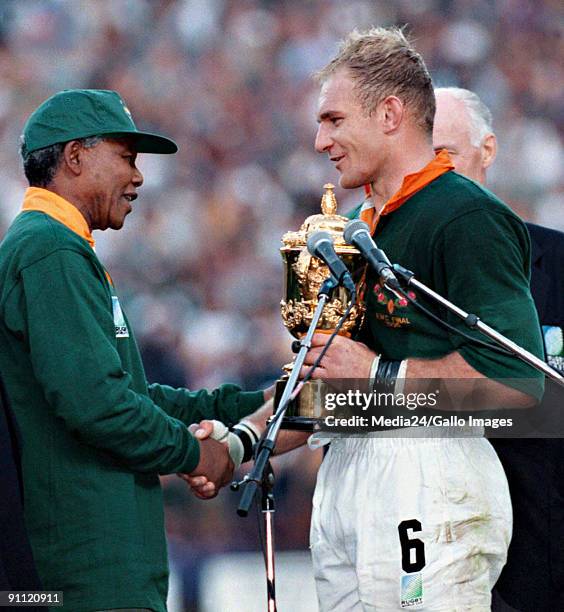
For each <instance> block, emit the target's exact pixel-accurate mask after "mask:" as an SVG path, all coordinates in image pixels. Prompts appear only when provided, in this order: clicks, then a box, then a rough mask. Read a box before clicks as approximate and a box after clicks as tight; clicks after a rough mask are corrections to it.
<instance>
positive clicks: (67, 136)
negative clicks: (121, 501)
mask: <svg viewBox="0 0 564 612" xmlns="http://www.w3.org/2000/svg"><path fill="white" fill-rule="evenodd" d="M103 135H112V136H132V137H133V138H134V139H135V144H136V148H137V151H138V152H139V153H176V151H178V147H177V146H176V143H175V142H174V141H172V140H170V139H169V138H165V137H164V136H159V135H158V134H150V133H149V132H140V131H139V130H138V129H137V127H136V126H135V123H134V121H133V117H132V116H131V112H130V111H129V109H128V108H127V106H126V105H125V102H124V101H123V99H122V98H121V96H120V95H119V94H118V93H117V92H116V91H110V90H108V89H65V90H64V91H60V92H58V93H56V94H55V95H53V96H51V97H50V98H48V99H47V100H45V102H43V104H41V105H40V106H38V107H37V108H36V109H35V110H34V111H33V113H32V114H31V115H30V117H29V119H28V120H27V122H26V124H25V126H24V131H23V154H24V156H25V155H27V154H29V153H32V152H33V151H37V149H43V148H44V147H48V146H50V145H53V144H56V143H58V142H68V141H70V140H77V139H79V138H87V137H89V136H103Z"/></svg>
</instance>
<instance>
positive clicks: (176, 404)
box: [149, 383, 264, 425]
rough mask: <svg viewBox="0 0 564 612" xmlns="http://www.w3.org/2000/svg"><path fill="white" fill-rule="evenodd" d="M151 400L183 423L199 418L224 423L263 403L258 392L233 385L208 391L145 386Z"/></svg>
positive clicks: (242, 415) (248, 412) (198, 420)
mask: <svg viewBox="0 0 564 612" xmlns="http://www.w3.org/2000/svg"><path fill="white" fill-rule="evenodd" d="M149 395H150V397H151V399H152V400H153V401H154V402H155V404H157V405H158V406H160V407H161V408H162V409H163V410H164V411H165V412H167V413H168V414H169V415H170V416H173V417H174V418H176V419H178V420H180V421H182V422H183V423H185V424H186V425H190V423H198V422H200V421H201V420H202V419H217V420H219V421H222V422H223V423H226V424H228V425H231V424H234V423H237V422H238V421H240V420H241V419H242V418H243V417H245V416H247V415H248V414H251V413H252V412H254V411H255V410H257V409H258V408H259V407H260V406H261V405H262V404H263V403H264V394H263V392H262V391H252V392H244V391H241V390H240V388H239V387H237V386H236V385H230V384H226V385H221V386H220V387H219V388H218V389H215V390H214V391H212V392H208V391H206V390H205V389H204V390H201V391H189V390H188V389H174V388H173V387H169V386H167V385H159V384H158V383H155V384H152V385H149Z"/></svg>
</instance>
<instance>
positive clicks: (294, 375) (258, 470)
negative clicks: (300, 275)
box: [231, 276, 355, 612]
mask: <svg viewBox="0 0 564 612" xmlns="http://www.w3.org/2000/svg"><path fill="white" fill-rule="evenodd" d="M338 284H339V283H338V281H337V280H336V279H335V278H334V277H333V276H330V277H329V278H327V279H326V280H325V282H324V283H323V284H322V285H321V288H320V290H319V293H318V295H317V297H318V301H317V306H316V307H315V311H314V313H313V317H312V320H311V323H310V326H309V328H308V330H307V334H306V335H305V336H304V337H303V338H302V339H301V340H300V351H299V353H298V355H297V357H296V360H295V362H294V367H293V368H292V372H291V373H290V377H289V378H288V380H287V382H286V386H285V387H284V392H283V394H282V397H281V398H280V403H279V404H278V408H277V409H276V413H275V415H274V416H273V417H272V420H271V421H270V425H269V427H268V429H267V434H266V436H265V437H264V438H262V439H261V440H260V441H259V443H258V446H257V448H256V450H255V462H254V465H253V468H252V470H251V471H250V472H249V473H248V474H246V475H245V477H244V478H243V480H242V481H240V482H235V483H233V484H232V485H231V489H232V490H234V491H236V490H238V489H239V488H240V487H245V488H244V491H243V494H242V496H241V500H240V501H239V507H238V508H237V514H238V515H239V516H242V517H245V516H248V514H249V509H250V507H251V504H252V503H253V500H254V498H255V495H256V493H257V490H258V488H259V487H261V489H262V513H263V515H264V522H265V539H266V559H265V561H266V589H267V598H268V607H267V610H268V612H276V588H275V576H274V492H273V487H274V471H273V470H272V465H271V464H270V461H269V459H270V456H271V455H272V453H273V452H274V448H275V446H276V439H277V437H278V433H279V431H280V427H281V425H282V418H283V417H284V414H285V413H286V408H287V407H288V404H289V403H290V402H291V401H292V400H294V399H295V398H296V397H297V396H298V394H299V393H300V391H301V389H302V387H303V383H299V384H298V377H299V374H300V370H301V368H302V365H303V363H304V360H305V357H306V354H307V352H308V351H309V349H310V348H311V339H312V337H313V334H314V333H315V330H316V329H317V325H318V323H319V319H320V318H321V314H322V312H323V308H324V307H325V304H326V303H327V301H328V300H329V297H330V295H331V293H332V291H333V289H335V288H336V287H337V286H338ZM354 298H355V296H354V294H353V295H352V296H351V299H353V300H354Z"/></svg>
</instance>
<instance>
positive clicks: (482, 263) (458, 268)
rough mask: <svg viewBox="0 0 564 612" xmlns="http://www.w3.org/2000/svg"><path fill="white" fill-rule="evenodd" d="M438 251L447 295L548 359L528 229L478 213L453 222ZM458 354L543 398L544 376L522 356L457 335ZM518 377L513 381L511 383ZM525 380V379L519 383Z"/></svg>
mask: <svg viewBox="0 0 564 612" xmlns="http://www.w3.org/2000/svg"><path fill="white" fill-rule="evenodd" d="M435 248H437V249H440V251H441V252H442V258H441V261H442V262H443V266H444V270H436V271H435V272H436V274H437V276H439V277H443V276H444V288H445V289H446V297H447V298H448V299H449V300H451V301H452V302H454V303H455V304H456V305H457V306H459V307H460V308H462V309H464V310H465V311H466V312H468V313H473V314H476V315H478V316H479V317H480V319H481V320H482V321H483V322H484V323H486V324H487V325H489V326H490V327H492V328H493V329H495V330H496V331H498V332H500V333H502V334H503V335H504V336H507V337H508V338H509V339H510V340H513V341H514V342H516V343H517V344H518V345H520V346H521V347H523V348H525V349H526V350H528V351H530V352H531V353H533V354H534V355H536V356H538V357H540V358H542V355H543V348H542V338H541V333H540V325H539V322H538V316H537V312H536V309H535V306H534V302H533V299H532V297H531V293H530V289H529V276H530V240H529V236H528V234H527V230H526V228H525V225H524V224H523V223H522V222H521V221H520V220H519V219H517V218H516V217H514V216H513V215H511V214H509V213H502V212H497V211H484V210H474V211H469V212H468V213H467V214H464V215H461V216H459V217H457V218H456V219H455V220H453V221H451V222H450V223H449V224H448V225H447V226H446V227H445V228H444V229H443V231H442V232H441V239H440V240H439V242H438V244H436V245H435ZM448 320H449V322H450V323H451V324H453V325H454V326H455V327H457V328H458V329H462V330H464V331H465V332H466V333H469V334H470V335H471V336H473V337H476V338H479V339H480V340H484V341H487V342H489V343H491V344H493V340H489V339H488V338H486V337H485V336H484V335H482V334H481V333H480V332H478V331H470V330H468V328H466V327H465V326H464V324H463V323H462V322H461V320H460V319H458V318H457V317H455V316H454V315H449V317H448ZM450 341H451V343H452V346H453V348H454V349H455V350H457V351H458V352H459V353H460V354H461V355H462V357H463V358H464V359H465V360H466V361H467V362H468V363H469V364H470V365H471V366H472V367H473V368H475V369H476V370H478V372H480V373H481V374H483V375H484V376H487V377H488V378H497V379H507V380H506V383H507V384H508V385H509V386H512V387H515V388H519V389H521V390H523V391H525V392H527V393H529V394H530V395H533V396H534V397H536V398H537V399H540V397H542V393H543V384H544V377H543V374H542V373H540V372H538V371H537V370H535V369H534V368H532V367H531V366H529V365H527V364H526V363H525V362H523V361H521V360H520V359H518V358H517V357H514V356H512V355H506V354H501V353H498V352H496V351H492V350H489V349H487V348H484V347H482V346H479V345H477V344H475V343H472V342H469V341H468V340H466V339H465V338H463V337H462V336H460V335H458V334H454V333H451V334H450ZM509 379H512V380H509ZM518 379H520V380H518Z"/></svg>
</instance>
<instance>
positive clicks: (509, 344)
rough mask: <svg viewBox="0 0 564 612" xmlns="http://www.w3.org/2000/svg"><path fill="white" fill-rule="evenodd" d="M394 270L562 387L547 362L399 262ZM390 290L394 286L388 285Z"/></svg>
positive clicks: (562, 380)
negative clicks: (445, 295)
mask: <svg viewBox="0 0 564 612" xmlns="http://www.w3.org/2000/svg"><path fill="white" fill-rule="evenodd" d="M393 268H394V272H395V273H396V274H397V276H399V277H400V278H401V280H402V281H403V282H404V283H405V285H406V287H413V288H415V289H417V290H418V291H420V292H421V293H422V294H424V295H425V296H426V297H428V298H430V299H431V300H434V301H435V302H438V303H439V304H440V305H441V306H444V307H445V308H446V309H447V310H448V311H450V312H452V313H453V314H455V315H456V316H457V317H459V318H460V319H462V320H463V321H464V323H465V324H466V326H467V327H468V328H470V329H477V330H478V331H480V332H481V333H482V334H484V335H485V336H487V337H488V338H490V339H491V340H493V341H494V342H495V343H496V344H498V345H499V346H502V347H503V348H504V349H506V350H507V351H509V352H510V353H512V354H513V355H515V357H518V358H519V359H521V360H522V361H524V362H525V363H528V364H529V365H530V366H532V367H533V368H536V369H537V370H540V371H541V372H542V373H543V374H545V375H546V376H547V377H548V378H550V379H551V380H554V381H555V382H557V383H558V384H559V385H561V386H563V387H564V376H562V375H561V374H559V373H558V372H557V371H556V370H554V369H553V368H551V367H550V366H549V365H548V364H546V363H545V362H544V361H543V360H542V359H539V358H538V357H537V356H536V355H533V354H532V353H530V352H529V351H527V350H525V349H524V348H522V347H520V346H519V345H518V344H516V343H515V342H513V341H512V340H509V338H506V337H505V336H504V335H503V334H500V333H499V332H497V331H496V330H495V329H493V328H492V327H490V326H489V325H486V324H485V323H483V322H482V321H481V320H480V318H479V317H478V316H476V315H475V314H469V313H467V312H465V311H464V310H462V308H459V307H458V306H456V305H455V304H453V303H452V302H450V301H449V300H447V299H446V298H444V297H443V296H442V295H439V294H438V293H436V292H435V291H433V290H432V289H430V288H429V287H427V286H426V285H424V284H423V283H421V282H420V281H418V280H417V279H416V278H415V274H414V273H413V272H411V271H410V270H406V268H403V267H402V266H400V265H399V264H394V265H393ZM388 288H389V289H391V290H392V291H394V290H395V288H392V287H388Z"/></svg>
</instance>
